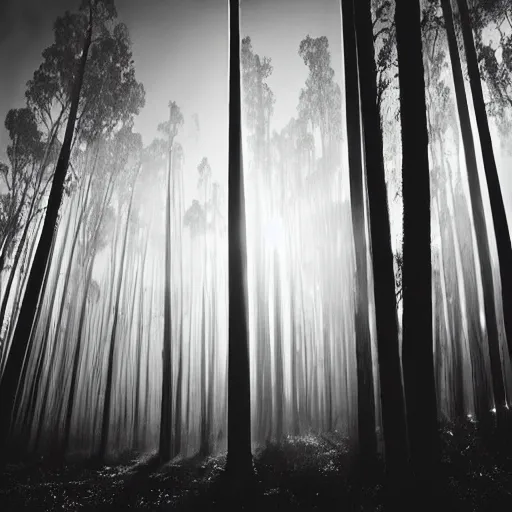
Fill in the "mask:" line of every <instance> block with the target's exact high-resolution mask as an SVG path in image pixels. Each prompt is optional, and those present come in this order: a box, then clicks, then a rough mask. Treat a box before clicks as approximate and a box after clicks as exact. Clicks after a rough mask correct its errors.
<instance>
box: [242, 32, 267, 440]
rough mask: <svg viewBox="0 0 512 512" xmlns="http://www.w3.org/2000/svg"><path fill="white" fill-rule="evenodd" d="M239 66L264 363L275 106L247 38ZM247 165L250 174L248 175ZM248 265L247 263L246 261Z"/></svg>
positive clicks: (261, 390)
mask: <svg viewBox="0 0 512 512" xmlns="http://www.w3.org/2000/svg"><path fill="white" fill-rule="evenodd" d="M241 66H242V71H241V73H242V93H243V104H242V105H243V109H242V115H243V124H244V127H246V132H245V133H246V134H247V135H246V141H247V147H248V150H249V152H250V153H249V154H251V155H252V158H248V159H247V161H246V167H247V171H248V172H247V174H248V177H249V176H250V177H252V179H253V180H254V184H255V186H254V189H253V190H254V201H253V208H254V214H253V215H252V216H251V217H252V219H253V220H252V222H253V229H254V238H253V243H254V250H253V251H252V252H251V254H254V265H253V272H254V277H255V279H254V297H255V300H254V306H252V311H251V313H252V314H253V315H254V319H255V322H254V325H255V332H254V340H255V343H256V358H257V360H258V361H263V360H264V359H265V354H266V353H270V326H269V318H268V317H269V315H268V313H267V311H266V308H267V302H266V297H267V295H268V288H269V284H268V279H267V278H266V276H265V244H264V240H263V226H264V223H265V219H266V217H267V216H268V215H269V210H270V208H271V206H270V202H271V200H270V197H269V196H270V194H268V191H269V188H270V177H271V163H273V161H274V155H273V154H272V139H271V137H270V120H271V116H272V114H273V106H274V103H275V98H274V93H273V91H272V89H271V88H270V86H269V85H268V78H269V77H270V76H271V75H272V72H273V67H272V61H271V59H270V58H269V57H266V56H263V57H261V56H260V55H258V54H257V53H255V52H254V50H253V47H252V41H251V38H250V37H245V38H244V39H243V40H242V45H241ZM251 163H252V164H253V165H252V167H253V169H252V170H253V172H252V173H251ZM249 261H250V260H249ZM255 378H256V395H257V397H256V400H257V405H256V415H255V416H256V421H257V423H256V425H255V427H256V436H257V437H258V439H263V437H264V433H263V432H264V430H265V429H264V426H263V418H265V416H266V415H265V413H264V412H263V409H264V408H265V407H266V406H267V405H268V401H267V398H266V395H267V394H266V392H265V389H266V388H267V387H269V386H270V375H269V373H268V372H267V368H266V367H264V368H262V371H261V372H258V374H257V375H256V376H255Z"/></svg>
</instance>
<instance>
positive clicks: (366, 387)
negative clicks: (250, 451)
mask: <svg viewBox="0 0 512 512" xmlns="http://www.w3.org/2000/svg"><path fill="white" fill-rule="evenodd" d="M341 8H342V18H343V49H344V56H345V59H344V61H345V98H346V109H347V110H346V116H347V118H346V120H347V143H348V166H349V174H350V204H351V210H352V231H353V234H354V245H355V254H356V291H355V293H356V308H355V329H356V340H355V343H356V359H357V383H358V389H357V404H358V414H357V421H358V450H359V456H360V458H361V459H362V460H363V461H372V460H374V459H375V456H376V454H377V439H376V435H375V397H374V394H373V373H372V352H371V338H370V318H369V308H368V300H369V298H368V269H367V264H366V259H367V256H366V255H367V251H368V248H367V244H366V222H365V212H364V200H365V198H364V190H365V188H366V186H365V185H366V184H365V181H364V175H363V162H362V145H361V121H360V116H361V113H360V103H359V84H358V79H359V76H358V66H357V49H356V33H355V27H354V5H353V0H342V2H341Z"/></svg>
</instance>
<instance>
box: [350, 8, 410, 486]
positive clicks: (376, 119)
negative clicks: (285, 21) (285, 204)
mask: <svg viewBox="0 0 512 512" xmlns="http://www.w3.org/2000/svg"><path fill="white" fill-rule="evenodd" d="M354 6H355V26H356V40H357V55H358V63H359V87H360V96H361V111H362V119H363V134H364V151H365V153H364V154H365V161H366V181H367V186H368V198H369V212H370V235H371V252H372V263H373V276H374V293H375V315H376V323H377V346H378V361H379V371H380V390H381V405H382V424H383V430H384V446H385V451H386V471H387V475H388V478H389V481H390V484H391V486H392V487H393V486H394V485H399V484H400V482H401V478H400V475H403V474H404V473H405V468H406V466H407V437H406V423H405V406H404V395H403V387H402V375H401V367H400V354H399V344H398V318H397V312H396V297H395V276H394V270H393V252H392V250H391V230H390V222H389V211H388V204H387V192H386V181H385V175H384V156H383V141H382V132H381V128H380V113H379V108H378V104H377V72H376V65H375V60H374V45H373V30H372V17H371V2H370V0H358V1H357V2H354Z"/></svg>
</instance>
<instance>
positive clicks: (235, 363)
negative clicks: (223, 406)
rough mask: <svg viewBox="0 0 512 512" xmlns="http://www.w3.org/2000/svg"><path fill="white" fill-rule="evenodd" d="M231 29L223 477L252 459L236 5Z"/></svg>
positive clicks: (235, 3) (246, 468) (234, 1)
mask: <svg viewBox="0 0 512 512" xmlns="http://www.w3.org/2000/svg"><path fill="white" fill-rule="evenodd" d="M229 28H230V33H229V164H228V165H229V171H228V180H229V184H228V186H229V195H228V237H229V241H228V243H229V249H228V254H229V256H228V257H229V347H228V454H227V461H226V471H227V472H228V473H230V474H232V475H233V476H241V475H247V474H250V473H251V472H252V454H251V406H250V380H249V377H250V375H249V334H248V323H247V279H246V272H247V254H246V250H247V249H246V227H245V194H244V181H243V160H242V129H241V120H242V117H241V103H242V101H241V99H242V98H241V84H240V81H241V80H240V79H241V71H240V2H239V0H230V2H229Z"/></svg>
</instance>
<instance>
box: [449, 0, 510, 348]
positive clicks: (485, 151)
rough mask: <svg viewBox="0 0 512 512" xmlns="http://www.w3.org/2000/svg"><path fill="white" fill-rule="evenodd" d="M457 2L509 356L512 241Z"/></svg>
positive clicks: (470, 44) (471, 45)
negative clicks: (490, 221)
mask: <svg viewBox="0 0 512 512" xmlns="http://www.w3.org/2000/svg"><path fill="white" fill-rule="evenodd" d="M444 3H446V2H444ZM457 4H458V6H459V12H460V16H461V22H462V37H463V39H464V49H465V53H466V63H467V66H468V74H469V83H470V86H471V94H472V96H473V106H474V109H475V117H476V124H477V126H478V133H479V135H480V147H481V148H482V157H483V162H484V170H485V177H486V179H487V187H488V191H489V200H490V204H491V212H492V219H493V224H494V232H495V234H496V246H497V249H498V259H499V263H500V277H501V293H502V300H503V318H504V321H505V332H506V335H507V341H508V350H509V354H510V357H511V358H512V243H511V241H510V230H509V226H508V221H507V215H506V212H505V205H504V204H503V195H502V193H501V188H500V181H499V177H498V170H497V167H496V159H495V157H494V150H493V146H492V139H491V132H490V130H489V120H488V118H487V113H486V111H485V102H484V95H483V92H482V83H481V81H480V73H479V70H478V59H477V55H476V50H475V42H474V38H473V32H472V29H471V18H470V15H469V10H468V4H467V0H457Z"/></svg>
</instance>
